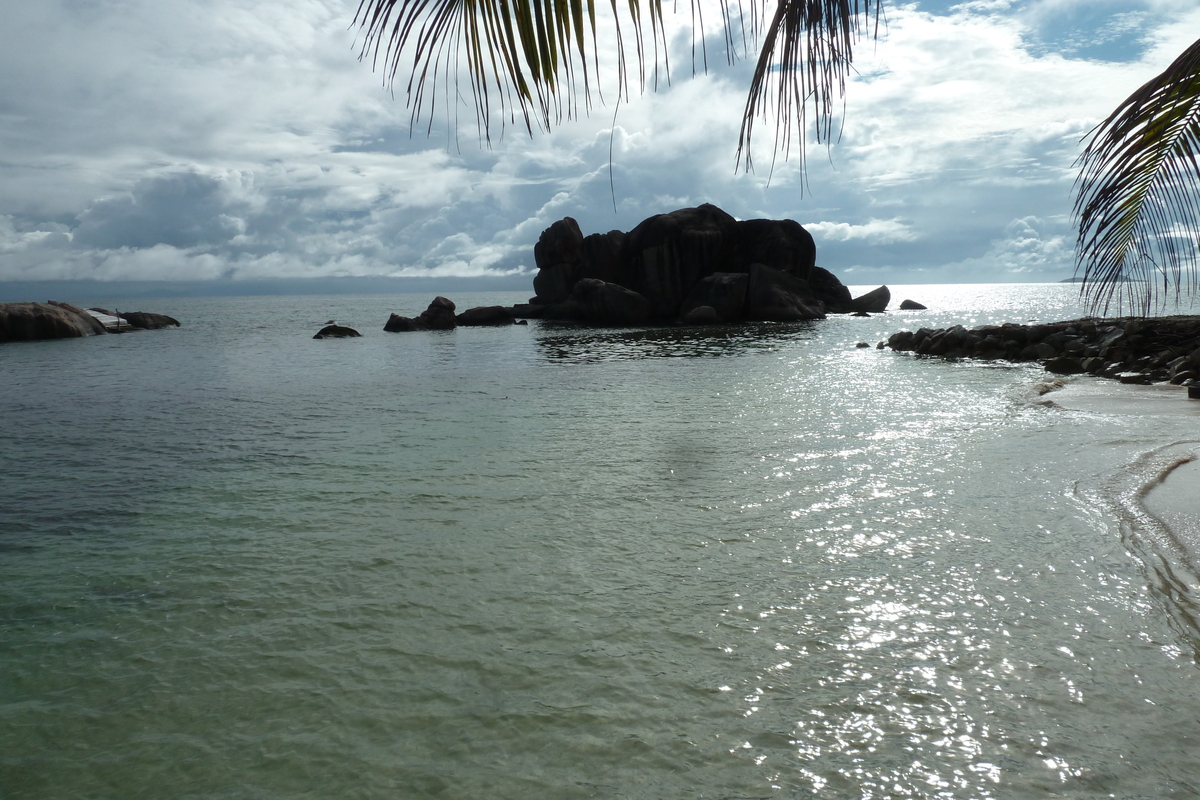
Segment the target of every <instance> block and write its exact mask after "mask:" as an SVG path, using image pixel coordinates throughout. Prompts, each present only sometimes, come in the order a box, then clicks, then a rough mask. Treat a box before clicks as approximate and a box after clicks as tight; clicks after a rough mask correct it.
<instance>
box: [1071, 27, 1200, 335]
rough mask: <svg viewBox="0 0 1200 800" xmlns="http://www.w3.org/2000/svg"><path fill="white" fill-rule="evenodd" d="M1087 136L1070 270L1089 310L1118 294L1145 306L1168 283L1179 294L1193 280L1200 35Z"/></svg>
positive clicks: (1199, 191)
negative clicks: (1078, 278)
mask: <svg viewBox="0 0 1200 800" xmlns="http://www.w3.org/2000/svg"><path fill="white" fill-rule="evenodd" d="M1090 137H1091V141H1090V142H1089V143H1088V146H1087V147H1086V148H1085V149H1084V152H1083V154H1082V155H1081V156H1080V158H1079V162H1078V163H1079V166H1080V173H1079V178H1078V180H1077V181H1076V192H1077V194H1076V198H1075V204H1074V208H1073V210H1074V214H1075V216H1076V217H1077V219H1078V220H1079V234H1078V238H1077V241H1076V274H1082V277H1083V284H1082V291H1083V293H1084V296H1085V297H1086V298H1087V299H1088V302H1089V304H1090V305H1091V306H1092V307H1093V309H1101V308H1103V309H1104V310H1105V311H1107V309H1108V307H1109V306H1110V305H1111V303H1112V302H1113V300H1114V299H1115V300H1117V301H1118V302H1120V303H1121V304H1124V303H1125V302H1126V301H1127V302H1129V303H1130V305H1131V306H1132V307H1133V308H1135V309H1137V310H1140V311H1141V313H1148V312H1149V310H1150V308H1151V307H1152V306H1154V305H1156V304H1158V303H1160V302H1161V301H1162V300H1163V299H1164V298H1163V294H1165V293H1166V292H1167V291H1169V288H1170V287H1171V286H1174V287H1175V294H1176V296H1177V297H1178V296H1179V294H1180V293H1182V291H1183V290H1184V288H1185V287H1186V288H1188V289H1189V291H1191V290H1194V289H1195V288H1196V286H1197V272H1198V268H1200V261H1198V256H1200V246H1198V244H1200V242H1198V240H1197V231H1198V229H1200V213H1198V211H1200V165H1198V163H1197V155H1198V154H1200V40H1198V41H1196V42H1195V43H1193V44H1192V45H1191V46H1190V47H1188V48H1187V49H1186V50H1185V51H1184V52H1183V53H1182V54H1181V55H1180V56H1179V58H1177V59H1176V60H1175V61H1174V62H1172V63H1171V65H1170V66H1168V67H1167V68H1166V70H1164V71H1163V72H1162V73H1161V74H1160V75H1157V76H1156V77H1154V78H1153V79H1151V80H1150V81H1147V82H1146V83H1145V84H1144V85H1142V86H1141V87H1140V88H1139V89H1137V91H1135V92H1134V93H1133V94H1131V95H1130V96H1129V97H1128V98H1126V99H1125V101H1124V102H1122V103H1121V104H1120V105H1119V106H1118V107H1117V108H1116V110H1114V111H1113V113H1112V114H1110V115H1109V117H1108V118H1107V119H1105V120H1104V121H1103V122H1101V123H1100V124H1099V125H1098V126H1096V128H1095V129H1093V131H1092V132H1091V134H1090ZM1143 281H1144V282H1145V285H1144V287H1135V285H1134V284H1135V283H1140V282H1143ZM1160 284H1161V288H1160Z"/></svg>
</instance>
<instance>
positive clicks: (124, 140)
mask: <svg viewBox="0 0 1200 800" xmlns="http://www.w3.org/2000/svg"><path fill="white" fill-rule="evenodd" d="M356 6H357V0H38V2H21V3H11V4H8V6H7V7H6V9H5V12H4V15H5V21H4V23H5V24H4V25H3V26H0V281H48V280H72V279H74V280H78V279H87V280H104V281H136V280H157V281H197V280H210V279H211V280H218V281H222V282H225V283H230V282H234V283H237V282H247V283H248V282H253V281H262V280H264V279H272V278H288V279H296V278H320V277H345V276H434V277H442V276H445V277H452V276H497V277H502V276H503V281H501V282H498V283H497V286H498V287H499V286H501V285H504V286H512V287H514V288H524V287H527V286H529V285H530V278H531V274H532V272H531V271H532V269H533V266H534V265H533V244H534V242H536V241H537V237H538V235H539V233H540V232H541V231H542V230H543V229H544V228H545V227H547V226H548V225H549V224H550V223H552V222H554V221H555V220H557V219H560V218H562V217H564V216H573V217H575V218H576V219H577V220H578V221H579V224H580V227H581V228H582V229H583V230H584V232H585V233H589V232H593V231H606V230H610V229H613V228H620V229H626V230H627V229H629V228H631V227H633V226H634V225H635V224H637V223H638V222H639V221H640V220H641V219H643V218H645V217H646V216H649V215H651V214H654V213H659V212H662V211H668V210H672V209H675V208H680V207H684V206H689V205H698V204H700V203H702V202H712V203H715V204H717V205H719V206H721V207H722V208H724V209H725V210H726V211H728V212H729V213H731V214H733V215H734V216H736V217H739V218H743V219H748V218H753V217H789V218H792V219H795V220H797V221H799V222H800V223H801V224H803V225H804V226H805V227H806V228H808V230H809V231H810V232H812V234H813V235H814V237H815V238H816V241H817V261H818V263H819V264H821V265H823V266H825V267H827V268H829V269H831V270H833V271H834V272H835V273H837V274H838V275H839V276H841V277H842V278H843V280H844V281H845V282H846V283H851V284H875V283H883V282H892V283H923V282H937V283H942V282H981V281H982V282H1007V281H1053V280H1059V279H1062V278H1065V277H1068V276H1070V275H1071V273H1072V269H1073V252H1072V245H1073V242H1074V237H1073V230H1072V227H1071V218H1070V203H1071V184H1072V181H1073V179H1074V172H1073V170H1072V162H1073V161H1074V159H1075V158H1076V156H1077V155H1078V153H1079V151H1080V149H1081V145H1080V139H1081V137H1083V136H1084V134H1085V133H1086V132H1087V131H1088V130H1089V129H1090V128H1091V127H1092V126H1093V125H1095V124H1096V123H1097V122H1098V121H1099V120H1100V119H1102V118H1103V117H1104V116H1106V115H1107V113H1108V112H1109V111H1111V110H1112V108H1113V107H1114V106H1115V105H1116V104H1117V103H1118V102H1119V101H1120V100H1121V99H1123V98H1124V97H1125V96H1126V95H1127V94H1129V92H1131V91H1132V90H1133V89H1135V88H1136V87H1137V86H1138V85H1140V84H1141V83H1142V82H1144V81H1145V80H1147V79H1149V78H1150V77H1152V76H1153V75H1154V74H1156V73H1157V72H1159V71H1161V70H1162V69H1163V68H1164V67H1165V66H1166V65H1167V64H1168V63H1170V61H1171V60H1173V59H1174V57H1175V56H1176V55H1178V53H1179V52H1180V51H1182V50H1183V48H1184V47H1185V46H1186V45H1187V44H1189V43H1190V42H1191V41H1193V40H1194V39H1195V38H1196V36H1197V35H1198V34H1200V0H975V1H974V2H950V0H921V2H915V3H906V4H901V3H899V2H895V3H889V4H888V5H887V15H886V17H887V24H886V35H885V36H884V37H883V38H882V39H881V41H879V42H878V43H874V42H865V43H863V44H862V45H861V46H860V47H859V49H858V51H857V52H856V59H855V66H856V69H857V71H858V74H857V76H856V77H855V78H854V79H853V80H852V81H851V82H850V84H849V86H848V97H847V103H846V112H845V117H844V125H843V130H842V135H841V138H840V141H838V142H837V143H835V144H834V145H833V146H832V147H831V148H829V149H828V150H827V149H826V148H825V147H824V146H816V147H810V149H809V151H808V164H807V183H805V182H804V181H803V179H802V174H801V172H800V162H799V160H798V159H797V158H796V157H795V154H794V153H793V157H792V158H791V159H790V160H789V161H788V162H786V163H781V162H776V164H775V166H774V169H771V166H770V165H771V152H770V144H771V142H770V139H771V137H770V135H769V131H767V130H765V129H761V128H760V130H759V135H760V137H761V138H760V139H759V145H761V147H759V148H758V149H756V151H755V153H754V155H755V162H754V163H755V171H754V172H753V173H750V174H746V173H745V172H744V171H739V170H738V169H737V168H736V163H735V153H736V149H737V138H738V127H739V123H740V120H741V113H742V106H743V104H744V102H745V89H746V86H747V83H748V76H749V65H748V64H747V63H746V62H741V63H739V64H736V65H735V66H733V67H727V66H726V65H725V59H724V57H723V56H722V55H721V53H722V52H723V51H722V50H721V46H720V40H719V37H716V36H715V32H712V31H710V33H712V34H714V38H713V39H711V40H710V50H709V56H710V57H709V63H710V71H709V72H708V73H707V74H702V75H701V76H699V77H696V78H693V77H692V76H691V69H690V56H689V52H690V35H689V33H688V23H690V16H687V18H685V19H680V20H678V23H677V26H678V30H673V31H672V33H671V42H672V45H673V46H675V47H676V48H677V49H676V50H675V51H674V52H673V54H672V73H671V83H670V86H669V87H668V86H666V85H664V84H663V83H661V82H660V86H659V89H658V91H656V92H652V91H648V92H646V93H645V94H644V95H641V96H636V95H635V96H634V97H633V98H632V99H631V101H630V102H629V103H628V104H622V105H621V106H620V107H619V109H615V110H616V112H617V113H616V125H615V126H614V125H613V113H614V107H613V103H612V98H613V96H614V94H615V93H614V91H613V89H614V87H613V85H612V81H611V79H610V80H609V82H608V83H607V84H606V86H607V88H608V91H607V92H606V95H605V97H606V100H607V101H608V104H607V105H601V104H599V103H598V102H597V103H596V104H594V108H593V110H592V113H591V114H590V116H587V117H585V118H583V119H575V120H569V121H568V120H565V121H564V122H563V123H562V124H561V125H560V126H558V127H557V128H555V129H554V130H553V131H552V132H550V133H548V134H545V133H539V134H537V135H535V136H534V137H533V138H530V137H529V136H528V135H526V133H525V132H524V130H523V129H521V128H513V127H509V128H508V129H507V130H506V131H504V132H503V136H499V135H498V134H499V131H498V130H497V131H493V137H492V142H491V146H490V148H489V147H488V146H486V145H481V143H480V137H479V133H478V131H477V130H476V127H475V122H474V114H473V111H472V109H471V106H470V105H469V100H470V98H469V97H468V98H465V99H464V101H463V104H462V105H461V106H460V107H459V108H458V109H447V110H449V111H450V116H451V119H450V120H449V121H447V117H446V115H444V114H443V113H440V112H439V113H438V114H437V116H436V117H435V118H434V119H433V120H432V123H431V124H429V125H427V124H424V123H423V124H422V125H421V127H420V128H419V129H417V130H416V131H415V132H414V131H410V124H409V120H410V113H409V109H408V108H407V107H406V104H405V96H404V93H403V88H404V82H403V80H398V81H397V84H396V86H395V91H394V92H390V91H389V90H388V89H387V87H386V86H385V83H384V77H385V76H384V75H383V74H382V73H381V72H379V71H373V70H372V66H371V64H370V63H369V62H362V61H359V60H358V58H357V54H358V48H359V47H360V46H361V43H362V42H361V35H360V34H359V33H358V31H357V30H355V29H354V28H352V26H351V22H352V20H353V18H354V12H355V9H356ZM687 6H688V4H687V3H683V4H681V7H687ZM455 111H457V112H458V117H459V121H458V124H457V125H455V124H454V122H453V115H454V113H455ZM610 148H611V154H612V155H611V161H610V155H609V154H610ZM610 179H611V187H610ZM614 206H615V207H614Z"/></svg>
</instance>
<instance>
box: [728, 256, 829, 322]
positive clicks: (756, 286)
mask: <svg viewBox="0 0 1200 800" xmlns="http://www.w3.org/2000/svg"><path fill="white" fill-rule="evenodd" d="M814 304H815V305H816V307H814ZM824 318H825V314H824V313H823V312H822V311H821V309H820V304H819V303H818V302H817V301H816V300H814V299H813V298H812V294H811V291H810V289H809V285H808V282H807V281H805V280H804V279H802V278H797V277H795V276H794V275H789V274H788V273H786V272H780V271H779V270H777V269H771V268H770V267H768V266H766V265H765V264H752V265H751V266H750V284H749V287H748V289H747V292H746V319H750V320H756V321H764V322H795V321H797V320H805V319H824Z"/></svg>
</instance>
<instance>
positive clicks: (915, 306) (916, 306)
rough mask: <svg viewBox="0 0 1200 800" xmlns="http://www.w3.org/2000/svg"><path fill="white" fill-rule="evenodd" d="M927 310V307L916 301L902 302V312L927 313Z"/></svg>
mask: <svg viewBox="0 0 1200 800" xmlns="http://www.w3.org/2000/svg"><path fill="white" fill-rule="evenodd" d="M926 308H927V307H926V306H923V305H921V304H920V303H918V302H917V301H916V300H902V301H900V310H901V311H925V310H926Z"/></svg>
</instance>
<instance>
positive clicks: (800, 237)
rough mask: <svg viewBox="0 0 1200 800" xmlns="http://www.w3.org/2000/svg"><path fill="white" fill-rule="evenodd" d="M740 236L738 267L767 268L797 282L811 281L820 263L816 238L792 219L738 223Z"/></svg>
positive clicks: (755, 220)
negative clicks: (756, 266) (791, 276)
mask: <svg viewBox="0 0 1200 800" xmlns="http://www.w3.org/2000/svg"><path fill="white" fill-rule="evenodd" d="M737 233H738V258H737V263H738V264H739V265H741V266H743V268H745V269H748V268H749V266H750V265H751V264H766V265H767V266H768V267H770V268H771V269H775V270H779V271H780V272H786V273H787V274H789V275H794V276H795V277H797V278H803V279H805V280H809V279H810V278H811V274H810V273H811V272H812V270H813V269H814V267H815V265H816V263H817V246H816V244H815V243H814V242H813V238H812V234H810V233H809V232H808V231H806V230H804V228H803V227H802V226H801V225H800V223H798V222H796V221H794V220H790V219H748V220H745V221H743V222H739V223H737ZM823 271H824V270H823ZM826 274H829V273H827V272H826ZM830 277H832V276H830Z"/></svg>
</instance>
